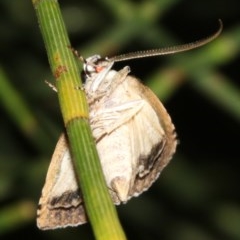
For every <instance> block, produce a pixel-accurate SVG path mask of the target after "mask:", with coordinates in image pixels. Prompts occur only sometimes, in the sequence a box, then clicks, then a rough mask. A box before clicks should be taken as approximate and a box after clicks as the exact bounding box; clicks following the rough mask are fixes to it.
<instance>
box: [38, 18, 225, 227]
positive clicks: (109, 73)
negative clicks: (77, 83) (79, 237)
mask: <svg viewBox="0 0 240 240" xmlns="http://www.w3.org/2000/svg"><path fill="white" fill-rule="evenodd" d="M221 31H222V22H221V21H220V27H219V29H218V31H217V32H215V33H214V34H213V35H211V36H209V37H207V38H204V39H202V40H198V41H196V42H192V43H188V44H184V45H180V46H175V47H169V48H163V49H157V50H149V51H142V52H135V53H130V54H124V55H119V56H116V57H113V58H101V57H100V56H99V55H94V56H92V57H89V58H87V59H86V60H84V77H85V84H84V90H85V92H86V95H87V100H88V103H89V110H90V120H89V121H90V126H91V129H92V133H93V136H94V139H95V142H96V146H97V150H98V154H99V157H100V161H101V166H102V170H103V173H104V176H105V180H106V184H107V186H108V188H109V193H110V195H111V198H112V200H113V202H114V203H115V204H120V203H125V202H127V201H128V200H129V199H130V198H131V197H133V196H135V197H136V196H138V195H139V194H141V193H142V192H143V191H146V190H147V189H148V188H149V187H150V186H151V185H152V183H153V182H154V181H155V180H156V179H157V178H158V176H159V174H160V173H161V172H162V170H163V169H164V168H165V167H166V165H167V164H168V163H169V161H170V160H171V158H172V156H173V154H174V153H175V151H176V146H177V139H176V132H175V127H174V125H173V123H172V121H171V118H170V116H169V114H168V113H167V111H166V109H165V108H164V106H163V104H162V103H161V102H160V100H159V99H158V98H157V97H156V96H155V94H154V93H153V92H152V91H151V90H150V89H149V88H148V87H146V86H144V85H143V84H142V83H140V82H139V81H138V80H137V79H136V78H135V77H133V76H131V75H129V72H130V68H129V67H128V66H126V67H124V68H123V69H121V70H119V71H116V70H113V69H112V67H113V64H114V63H115V62H117V61H123V60H126V59H134V58H142V57H150V56H156V55H166V54H173V53H178V52H182V51H187V50H190V49H194V48H197V47H200V46H202V45H205V44H206V43H208V42H210V41H212V40H213V39H215V38H216V37H217V36H218V35H219V34H220V32H221ZM86 221H87V216H86V212H85V209H84V203H83V199H82V195H81V189H80V187H79V186H78V183H77V180H76V176H75V172H74V167H73V163H72V160H71V153H70V151H69V146H68V141H67V137H66V135H65V134H62V135H61V136H60V138H59V140H58V143H57V145H56V148H55V151H54V153H53V156H52V159H51V163H50V166H49V169H48V173H47V177H46V181H45V185H44V187H43V190H42V196H41V198H40V201H39V207H38V211H37V226H38V227H39V228H40V229H43V230H46V229H55V228H62V227H67V226H77V225H79V224H83V223H85V222H86Z"/></svg>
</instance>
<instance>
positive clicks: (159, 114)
mask: <svg viewBox="0 0 240 240" xmlns="http://www.w3.org/2000/svg"><path fill="white" fill-rule="evenodd" d="M126 82H127V83H128V85H129V86H128V89H129V90H131V89H132V90H133V91H134V92H135V93H137V94H138V95H139V96H140V97H141V99H143V100H145V102H146V104H145V105H144V107H143V108H142V109H141V111H139V112H138V114H137V115H136V117H134V119H133V121H132V122H131V125H132V126H130V127H129V130H130V129H133V130H132V134H131V139H133V140H132V144H133V146H134V147H133V149H135V151H137V154H135V155H136V156H137V155H138V165H139V167H138V168H137V172H136V176H135V179H134V183H133V184H132V187H131V189H130V190H129V197H131V196H138V195H139V194H140V193H142V192H143V191H145V190H147V189H148V188H149V187H150V186H151V185H152V183H153V182H154V181H155V180H156V179H157V178H158V176H159V174H160V173H161V172H162V170H163V169H164V167H165V166H166V165H167V164H168V163H169V161H170V160H171V158H172V156H173V154H174V153H175V150H176V146H177V140H176V132H175V127H174V125H173V123H172V120H171V118H170V116H169V114H168V113H167V111H166V109H165V108H164V106H163V104H162V103H161V102H160V100H159V99H158V98H157V97H156V95H155V94H154V93H153V92H152V91H151V90H150V89H149V88H148V87H146V86H144V85H142V84H141V83H139V82H138V81H137V79H135V78H133V77H131V76H128V77H127V80H126Z"/></svg>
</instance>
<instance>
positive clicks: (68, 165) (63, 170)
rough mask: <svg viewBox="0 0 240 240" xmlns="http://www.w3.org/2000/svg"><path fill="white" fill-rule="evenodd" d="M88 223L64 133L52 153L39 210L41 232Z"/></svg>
mask: <svg viewBox="0 0 240 240" xmlns="http://www.w3.org/2000/svg"><path fill="white" fill-rule="evenodd" d="M86 221H87V219H86V214H85V210H84V206H83V200H82V197H81V193H80V190H79V187H78V184H77V180H76V177H75V172H74V169H73V164H72V160H71V156H70V152H69V148H68V144H67V139H66V136H65V135H64V134H62V135H61V136H60V138H59V140H58V143H57V145H56V148H55V151H54V153H53V156H52V159H51V163H50V166H49V169H48V172H47V176H46V180H45V185H44V187H43V190H42V196H41V198H40V201H39V205H38V211H37V226H38V228H40V229H43V230H46V229H55V228H62V227H67V226H77V225H80V224H83V223H85V222H86Z"/></svg>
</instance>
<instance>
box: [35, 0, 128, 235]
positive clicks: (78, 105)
mask: <svg viewBox="0 0 240 240" xmlns="http://www.w3.org/2000/svg"><path fill="white" fill-rule="evenodd" d="M33 5H34V8H35V10H36V13H37V17H38V22H39V26H40V29H41V32H42V35H43V39H44V42H45V46H46V49H47V54H48V58H49V62H50V66H51V70H52V72H53V74H54V76H55V78H56V87H57V90H58V96H59V103H60V107H61V111H62V114H63V120H64V124H65V126H66V129H67V134H68V139H69V143H70V144H69V146H70V150H71V153H72V160H73V163H74V166H75V170H76V175H77V178H78V181H79V185H80V187H81V190H82V193H83V198H84V202H85V207H86V210H87V214H88V218H89V221H90V223H91V225H92V228H93V231H94V234H95V237H96V239H101V240H107V239H108V240H110V239H111V240H113V239H119V240H120V239H126V238H125V234H124V232H123V230H122V228H121V225H120V223H119V220H118V217H117V214H116V210H115V207H114V205H113V203H112V200H111V198H110V196H109V193H108V189H107V187H106V183H105V180H104V176H103V173H102V169H101V165H100V162H99V160H98V154H97V150H96V146H95V142H94V140H93V137H92V134H91V129H90V126H89V121H88V120H89V119H88V106H87V103H86V98H85V94H84V91H82V90H78V89H76V87H80V80H79V76H80V74H79V69H78V67H77V64H76V61H75V59H74V56H73V54H72V52H71V51H70V50H69V48H68V46H69V45H70V42H69V40H68V37H67V32H66V29H65V26H64V23H63V20H62V17H61V13H60V9H59V6H58V3H57V1H53V0H38V1H36V0H35V1H34V0H33Z"/></svg>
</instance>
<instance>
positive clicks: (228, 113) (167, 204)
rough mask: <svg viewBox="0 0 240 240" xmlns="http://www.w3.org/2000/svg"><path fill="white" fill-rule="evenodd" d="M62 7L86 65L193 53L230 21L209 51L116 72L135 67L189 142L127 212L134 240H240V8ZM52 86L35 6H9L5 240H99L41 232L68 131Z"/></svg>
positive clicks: (0, 15)
mask: <svg viewBox="0 0 240 240" xmlns="http://www.w3.org/2000/svg"><path fill="white" fill-rule="evenodd" d="M59 3H60V6H61V9H62V13H63V17H64V20H65V23H66V26H67V29H68V32H69V36H70V40H71V43H72V45H73V46H74V47H75V48H76V49H78V50H79V52H80V53H82V54H83V55H84V56H85V57H88V56H90V55H93V54H96V53H99V54H101V55H102V56H112V55H114V54H121V53H125V52H130V51H137V50H142V49H151V48H157V47H164V46H169V45H174V44H181V43H186V42H191V41H194V40H197V39H200V38H202V37H205V36H207V35H209V34H211V33H213V32H214V31H216V29H217V28H218V22H217V19H219V18H221V19H222V21H223V23H224V30H223V33H222V34H221V36H220V37H219V38H218V39H217V40H216V41H214V42H212V43H210V44H209V45H208V46H205V47H203V48H200V49H198V50H194V51H192V52H188V53H183V54H178V55H172V56H166V57H157V58H149V59H148V58H147V59H140V60H133V61H127V62H124V63H119V64H116V68H121V67H122V66H125V65H130V66H131V70H132V74H134V75H135V76H137V77H138V78H140V79H141V81H142V82H144V83H145V84H146V85H148V86H150V87H151V88H152V90H153V91H154V92H155V93H157V95H158V96H159V98H160V99H161V100H162V101H163V102H164V105H165V106H166V108H167V109H168V111H169V113H170V115H171V116H172V120H173V122H174V123H175V126H176V129H177V133H178V138H179V141H180V144H179V146H178V149H177V153H176V155H175V156H174V158H173V160H172V162H171V164H170V165H169V166H168V167H167V168H166V169H165V170H164V171H163V173H162V175H161V176H160V178H159V179H158V181H157V182H156V183H155V184H154V185H153V187H151V189H150V190H149V191H147V192H145V193H144V194H143V195H141V196H140V197H138V198H134V199H132V200H131V201H129V202H128V203H127V204H126V205H122V206H119V207H118V208H117V210H118V213H119V217H120V220H121V222H122V225H123V227H124V230H125V232H126V234H127V236H128V238H129V239H139V240H142V239H144V240H146V239H147V240H150V239H161V240H164V239H166V240H176V239H178V240H188V239H189V240H192V239H194V240H198V239H199V240H219V239H228V240H230V239H240V193H239V181H240V175H239V166H240V164H239V160H240V154H239V149H240V144H239V139H240V124H239V123H240V83H239V49H240V48H239V46H240V16H239V7H240V2H239V1H237V0H228V1H224V0H218V1H217V0H212V1H206V0H201V1H200V0H196V1H188V0H179V1H177V0H171V1H170V0H167V1H166V0H165V1H164V0H162V1H160V0H159V1H157V0H156V1H154V0H149V1H147V0H146V1H144V0H142V1H130V0H125V1H122V0H121V1H120V0H119V1H113V0H104V1H97V0H92V1H87V0H82V1H77V0H75V1H74V0H71V1H70V0H68V1H67V0H62V1H59ZM191 64H192V65H191ZM191 66H192V67H191ZM186 69H187V70H186ZM164 76H165V77H166V76H167V77H168V78H166V79H164V78H163V77H164ZM45 79H47V80H48V81H53V76H52V75H51V72H50V68H49V65H48V60H47V56H46V51H45V48H44V44H43V40H42V37H41V34H40V31H39V27H38V23H37V18H36V15H35V11H34V9H33V7H32V4H31V1H30V0H29V1H23V0H22V1H7V0H5V1H4V0H3V1H1V2H0V114H1V118H0V123H1V124H0V133H1V134H0V143H1V144H0V238H1V239H10V238H11V239H12V238H19V239H20V238H24V239H43V238H44V239H67V238H69V239H70V238H71V239H94V238H93V236H92V232H91V228H90V225H89V224H86V225H83V226H79V227H77V228H67V229H63V230H56V231H47V232H42V231H40V230H38V229H37V227H36V224H35V214H36V206H37V203H38V199H39V196H40V193H41V188H42V186H43V183H44V179H45V175H46V171H47V167H48V164H49V161H50V159H51V154H52V152H53V150H54V147H55V144H56V142H57V138H58V136H59V135H60V133H61V132H62V131H63V123H62V119H61V114H60V111H59V106H58V100H57V95H56V94H55V93H54V92H53V91H52V90H51V89H50V88H48V87H47V86H46V84H45V83H44V80H45ZM158 81H159V83H158ZM168 81H169V82H168ZM169 83H170V87H169V88H166V90H163V86H164V85H166V84H169Z"/></svg>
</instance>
